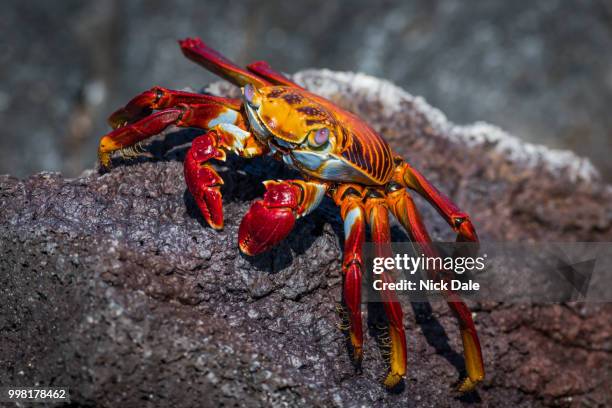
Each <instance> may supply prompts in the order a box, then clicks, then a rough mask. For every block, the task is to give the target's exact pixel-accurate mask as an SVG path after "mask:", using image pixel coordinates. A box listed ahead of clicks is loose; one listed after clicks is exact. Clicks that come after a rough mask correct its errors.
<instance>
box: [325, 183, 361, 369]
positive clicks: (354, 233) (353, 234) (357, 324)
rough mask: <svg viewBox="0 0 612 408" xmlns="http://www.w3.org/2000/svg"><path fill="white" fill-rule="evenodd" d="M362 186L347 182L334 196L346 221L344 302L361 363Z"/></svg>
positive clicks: (357, 361) (355, 354) (356, 361)
mask: <svg viewBox="0 0 612 408" xmlns="http://www.w3.org/2000/svg"><path fill="white" fill-rule="evenodd" d="M360 190H362V187H360V186H357V185H350V184H345V185H343V186H342V187H340V188H339V189H338V190H337V191H336V192H335V193H334V196H333V199H334V202H335V203H336V205H338V206H339V207H340V214H341V216H342V219H343V220H344V260H343V261H342V274H343V277H344V282H343V286H342V302H343V304H344V306H346V308H348V322H349V327H348V329H349V337H350V340H351V346H352V348H353V356H352V357H353V363H354V364H355V365H356V366H357V367H360V366H361V361H362V358H363V324H362V319H361V279H362V275H363V259H362V247H363V243H364V241H365V209H364V207H363V203H362V194H361V191H360Z"/></svg>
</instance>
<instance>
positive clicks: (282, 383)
mask: <svg viewBox="0 0 612 408" xmlns="http://www.w3.org/2000/svg"><path fill="white" fill-rule="evenodd" d="M294 78H295V79H296V81H298V82H300V83H302V84H304V85H305V86H306V87H308V88H309V89H311V90H313V91H315V92H318V93H320V94H322V95H324V96H326V97H329V98H330V99H332V100H334V101H336V102H337V103H339V104H340V105H342V106H345V107H347V108H348V109H350V110H352V111H354V112H356V113H357V114H359V115H360V116H362V117H363V118H365V119H366V120H367V121H368V122H369V123H370V124H371V125H372V126H373V127H374V128H375V129H376V130H378V131H379V132H381V134H382V135H383V136H384V137H385V138H386V139H387V140H388V141H389V142H390V143H391V145H392V147H393V148H394V149H395V150H396V151H397V152H398V153H400V154H402V155H403V156H404V157H406V158H407V159H408V160H409V161H410V162H411V163H412V164H413V165H414V166H416V167H417V168H419V169H421V171H422V172H423V173H424V174H425V175H426V176H427V177H429V178H430V180H431V181H432V182H433V183H434V184H435V185H437V186H438V187H439V188H440V189H441V190H442V191H444V192H446V193H447V194H448V195H450V196H451V197H452V198H453V199H454V200H455V201H456V202H457V203H458V204H459V205H460V206H461V207H462V208H463V209H464V210H466V211H467V212H468V213H470V214H471V215H472V218H473V221H474V223H475V226H476V228H477V230H478V231H479V234H480V237H481V239H483V240H499V241H504V240H510V241H513V240H549V241H572V240H576V241H610V240H612V213H611V208H610V205H609V203H610V201H611V199H612V188H610V186H606V185H604V184H603V183H602V182H601V181H600V179H599V175H598V174H597V172H596V171H595V170H594V169H593V168H592V166H591V165H590V164H589V162H588V161H585V160H583V159H581V158H579V157H577V156H575V155H573V154H572V153H568V152H559V151H551V150H547V149H544V148H541V147H536V146H532V145H527V144H524V143H521V142H519V141H518V140H517V139H515V138H513V137H512V136H509V135H507V134H505V133H504V132H503V131H501V130H499V129H497V128H495V127H493V126H490V125H486V124H476V125H471V126H463V127H460V126H455V125H453V124H452V123H449V122H448V121H446V119H445V118H444V115H443V114H442V113H441V112H439V111H437V110H436V109H434V108H432V107H431V106H429V105H427V104H426V103H425V102H424V101H423V100H422V99H420V98H415V97H413V96H411V95H409V94H408V93H406V92H404V91H402V90H401V89H398V88H396V87H394V86H393V85H392V84H390V83H388V82H385V81H382V80H379V79H375V78H372V77H367V76H364V75H360V74H352V73H334V72H329V71H304V72H301V73H298V74H296V75H295V77H294ZM208 90H209V91H214V92H216V93H223V94H227V93H235V92H236V90H235V89H232V88H231V87H229V86H227V85H225V84H213V85H212V86H210V87H209V88H208ZM193 136H194V132H193V131H189V130H188V131H180V132H179V131H176V129H171V130H170V131H169V132H166V134H165V135H161V136H158V137H155V138H153V139H152V140H151V142H150V143H149V144H148V145H146V146H145V147H146V150H147V155H144V156H142V157H139V158H136V159H132V160H123V159H117V160H115V161H114V167H113V168H112V171H110V172H109V173H106V174H100V173H99V172H98V171H96V170H91V171H88V172H86V173H85V174H83V175H82V176H81V177H78V178H75V179H65V178H62V176H61V175H60V174H54V173H40V174H36V175H34V176H32V177H29V178H27V179H24V180H19V179H16V178H13V177H10V176H1V177H0V208H1V211H0V272H1V273H0V344H1V346H0V384H3V385H19V386H35V385H45V386H67V387H69V388H70V394H71V397H72V401H73V402H72V404H73V405H74V406H104V407H118V406H122V407H142V406H151V407H153V406H175V407H191V406H292V407H293V406H340V407H353V406H398V407H399V406H402V407H411V406H432V407H433V406H436V407H437V406H462V405H474V406H479V405H482V406H497V407H504V406H511V407H516V406H547V405H556V406H599V405H601V406H605V405H608V406H609V405H610V404H612V397H611V395H610V388H609V385H610V382H611V380H612V378H611V377H612V376H611V372H612V362H611V360H612V342H611V335H610V330H611V329H610V328H611V327H612V324H611V323H612V308H611V307H610V305H609V304H599V305H598V304H562V305H512V304H499V303H479V304H474V305H473V310H474V312H475V318H476V324H477V327H478V330H479V333H480V336H481V342H482V345H483V352H484V359H485V362H486V369H487V378H486V380H485V381H484V383H483V384H482V386H481V387H479V388H478V391H477V392H475V393H472V394H469V395H466V396H462V397H458V396H457V395H456V394H454V392H453V388H452V385H453V384H454V383H456V381H457V380H458V378H459V376H460V374H461V372H462V371H463V362H462V357H461V344H460V339H459V336H458V330H457V327H456V324H455V321H454V319H453V318H452V316H451V315H450V314H449V312H448V311H447V309H446V306H445V305H444V304H441V303H438V302H432V303H431V304H430V305H427V304H412V305H410V304H406V305H405V308H404V309H405V312H406V313H405V318H404V321H405V325H406V329H407V337H408V374H407V378H406V382H405V388H404V390H403V391H401V392H399V393H389V392H387V391H385V390H384V389H383V387H382V386H381V383H380V380H381V378H382V376H383V374H384V371H385V368H384V364H383V362H382V360H381V358H380V355H379V350H378V347H377V345H376V343H375V341H373V340H372V339H371V338H369V337H368V338H367V340H366V344H365V359H364V362H363V372H362V373H355V372H354V370H353V368H352V366H351V364H350V362H349V359H348V355H347V352H346V348H345V342H344V337H343V335H342V333H341V332H340V331H339V330H338V328H337V324H338V323H339V318H338V316H337V314H336V311H335V306H336V302H337V300H338V299H339V296H340V286H341V275H340V259H341V251H340V248H341V242H342V236H341V232H340V231H341V224H340V220H339V217H338V215H337V212H335V210H334V207H333V205H332V204H331V203H330V202H326V203H325V204H324V205H323V207H322V208H321V209H319V210H317V211H315V212H314V213H313V214H312V215H310V216H309V217H307V218H305V219H303V220H301V221H299V222H298V224H297V226H296V228H295V231H294V232H292V234H291V235H290V236H289V238H288V239H287V240H285V241H284V242H282V243H281V244H280V245H279V246H278V247H277V248H276V249H274V250H272V251H270V252H269V253H266V254H263V255H260V256H257V257H254V258H250V257H246V256H244V255H241V254H240V252H239V250H238V247H237V244H236V242H237V238H236V237H237V229H238V225H239V223H240V219H241V217H242V216H243V215H244V214H245V212H246V211H247V209H248V207H249V203H250V201H251V200H253V199H255V198H257V197H258V196H260V195H261V194H262V192H263V186H262V185H261V183H260V181H262V180H264V179H266V178H287V177H292V176H293V175H292V174H291V173H290V172H288V171H287V170H285V169H284V168H283V167H282V166H280V165H279V164H278V163H275V162H273V161H272V160H269V159H257V160H253V161H249V162H247V161H244V160H241V159H234V158H232V159H229V160H228V161H227V162H226V163H224V164H222V165H220V166H219V169H220V173H221V174H222V176H223V177H224V179H225V183H226V184H225V186H224V189H223V192H224V207H225V221H226V225H225V229H224V230H222V231H214V230H212V229H210V228H209V227H207V226H206V225H205V222H204V221H203V219H202V217H201V216H200V215H199V214H198V211H197V208H196V207H195V204H194V202H193V200H192V198H191V197H190V195H189V193H187V192H186V189H185V185H184V182H183V174H182V159H183V157H184V153H185V149H186V146H187V143H188V142H189V140H190V139H191V138H192V137H193ZM417 204H419V205H420V206H421V208H422V209H423V214H424V218H425V221H426V223H427V225H428V226H429V227H430V230H431V232H432V234H433V236H434V237H435V238H436V239H439V240H447V239H452V234H451V233H450V232H449V231H448V228H447V226H446V225H445V223H444V222H443V221H442V220H441V219H440V217H439V216H438V215H437V214H436V213H435V211H433V210H432V209H430V208H429V207H428V206H427V205H425V204H424V202H423V200H418V201H417ZM394 234H395V235H396V239H402V238H404V239H405V237H404V236H403V235H402V233H401V231H399V229H398V228H394Z"/></svg>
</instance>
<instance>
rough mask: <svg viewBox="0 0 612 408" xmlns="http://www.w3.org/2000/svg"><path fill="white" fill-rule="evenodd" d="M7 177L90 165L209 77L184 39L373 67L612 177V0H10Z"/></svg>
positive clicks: (303, 61)
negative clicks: (119, 131) (146, 104)
mask: <svg viewBox="0 0 612 408" xmlns="http://www.w3.org/2000/svg"><path fill="white" fill-rule="evenodd" d="M0 32H1V33H2V35H1V36H0V78H1V79H0V120H1V122H2V126H1V127H0V174H1V173H11V174H13V175H17V176H25V175H29V174H31V173H33V172H36V171H39V170H58V171H62V172H63V173H64V174H65V175H67V176H75V175H77V174H79V173H80V172H81V171H82V170H83V169H85V168H88V167H91V166H92V165H93V163H94V161H95V157H96V146H97V141H98V139H99V137H100V136H101V135H103V134H104V133H105V132H107V131H108V128H107V126H106V123H105V118H106V116H107V115H108V114H109V113H110V112H112V111H113V110H114V109H115V108H117V107H119V106H120V105H122V104H124V103H125V102H127V101H128V100H129V99H130V98H131V97H132V96H134V95H135V94H137V93H139V92H141V91H143V90H145V89H148V88H150V87H152V86H153V85H161V86H165V87H171V88H178V89H181V88H184V87H187V86H190V87H192V88H194V89H200V88H201V86H202V85H204V84H205V83H207V82H209V81H212V80H214V77H213V76H212V75H210V74H208V73H206V72H205V71H204V70H203V69H200V68H199V67H198V66H196V65H194V64H192V63H190V62H189V61H187V60H186V59H184V58H183V57H182V55H181V53H180V51H179V48H178V46H177V44H176V40H177V39H179V38H183V37H187V36H200V37H201V38H202V39H203V40H204V41H205V42H207V43H209V44H210V45H212V46H214V47H215V48H217V49H219V50H220V51H222V52H223V53H224V54H226V55H227V56H228V57H230V58H231V59H234V60H235V61H236V62H239V63H240V64H246V63H248V62H251V61H252V60H258V59H265V60H267V61H269V62H270V63H271V64H272V65H273V66H274V67H276V68H278V69H280V70H283V71H285V72H294V71H297V70H300V69H304V68H323V67H324V68H329V69H333V70H350V71H362V72H365V73H368V74H371V75H375V76H378V77H382V78H387V79H389V80H391V81H393V82H395V83H396V84H398V85H400V86H402V87H403V88H405V89H406V90H408V91H409V92H411V93H413V94H417V95H422V96H424V97H425V98H426V99H427V100H428V102H430V103H431V104H432V105H434V106H436V107H438V108H440V109H442V110H443V111H444V112H445V113H446V114H447V115H448V117H449V118H450V119H451V120H453V121H455V122H457V123H469V122H473V121H476V120H484V121H487V122H490V123H494V124H497V125H499V126H501V127H503V128H505V129H506V130H508V131H510V132H511V133H513V134H515V135H517V136H519V137H521V138H523V139H525V140H529V141H533V142H537V143H542V144H546V145H548V146H551V147H557V148H568V149H572V150H574V151H576V152H577V153H579V154H581V155H584V156H588V157H591V158H592V160H593V162H594V163H595V165H596V166H597V167H598V168H599V169H600V170H601V171H602V173H603V174H604V176H605V177H606V178H607V179H608V180H611V179H612V160H610V156H611V155H612V114H611V112H610V110H611V109H610V107H611V106H612V4H611V3H610V2H606V1H604V0H600V1H561V0H559V1H557V0H538V1H502V0H499V1H460V0H437V1H436V0H433V1H432V0H422V1H406V0H404V1H367V0H347V1H333V0H326V1H325V0H324V1H308V2H298V1H287V0H285V1H281V0H271V1H265V2H263V1H262V2H255V1H233V0H223V1H196V0H182V1H162V0H151V1H119V0H116V1H77V0H63V1H45V0H40V1H3V7H2V13H1V14H0Z"/></svg>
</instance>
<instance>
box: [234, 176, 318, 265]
mask: <svg viewBox="0 0 612 408" xmlns="http://www.w3.org/2000/svg"><path fill="white" fill-rule="evenodd" d="M264 185H265V186H266V193H265V194H264V197H263V200H257V201H255V202H254V203H253V204H251V208H249V211H248V212H247V213H246V215H245V216H244V218H243V219H242V222H241V223H240V229H239V230H238V243H239V246H240V250H241V251H242V252H244V253H245V254H247V255H257V254H260V253H262V252H265V251H267V250H268V249H270V248H272V247H273V246H274V245H276V244H277V243H279V242H280V241H282V240H283V239H284V238H285V237H286V236H287V235H289V233H290V232H291V230H292V229H293V226H294V225H295V220H296V219H297V218H299V217H301V216H304V215H306V214H308V213H310V212H311V211H313V210H314V209H315V208H317V207H318V206H319V204H320V203H321V200H323V197H325V193H326V192H327V189H328V185H327V184H324V183H320V182H315V181H304V180H284V181H274V180H268V181H264Z"/></svg>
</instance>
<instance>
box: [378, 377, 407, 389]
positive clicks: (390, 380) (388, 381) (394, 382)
mask: <svg viewBox="0 0 612 408" xmlns="http://www.w3.org/2000/svg"><path fill="white" fill-rule="evenodd" d="M403 379H404V376H403V375H400V374H398V373H394V372H390V373H389V374H387V377H386V378H385V381H384V382H383V384H384V386H385V388H386V389H387V390H389V391H392V390H394V389H396V388H397V387H399V386H401V383H402V381H403Z"/></svg>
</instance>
